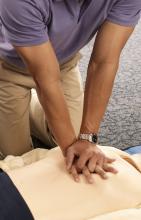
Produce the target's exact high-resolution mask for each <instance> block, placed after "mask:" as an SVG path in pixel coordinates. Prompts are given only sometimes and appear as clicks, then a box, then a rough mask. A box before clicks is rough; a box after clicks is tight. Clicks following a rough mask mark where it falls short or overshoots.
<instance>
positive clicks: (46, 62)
mask: <svg viewBox="0 0 141 220" xmlns="http://www.w3.org/2000/svg"><path fill="white" fill-rule="evenodd" d="M140 10H141V1H140V0H134V1H132V0H106V1H105V0H100V1H99V0H87V1H86V0H83V1H79V0H72V1H70V0H40V1H39V0H10V1H9V0H1V1H0V15H1V22H2V34H3V43H2V44H1V58H2V60H3V61H1V69H0V97H1V99H0V121H1V123H0V151H1V152H2V154H3V155H4V156H5V155H7V154H14V155H20V154H22V153H24V152H27V151H29V150H30V149H31V147H32V144H31V140H30V125H29V118H30V124H31V132H32V134H33V135H34V136H36V137H38V138H40V139H42V140H43V141H44V142H45V143H46V144H49V145H54V143H56V144H58V145H59V146H60V147H61V149H62V152H63V154H64V156H65V157H66V163H67V168H68V170H69V171H70V172H71V173H72V175H73V177H74V179H75V180H76V181H79V175H78V173H79V172H80V173H81V172H82V173H83V175H84V176H86V179H87V180H88V182H90V183H91V182H93V180H92V177H91V173H93V172H95V173H97V174H99V175H100V176H101V177H102V178H104V179H105V178H107V175H106V172H108V171H110V172H113V173H116V172H117V171H116V170H115V169H114V168H113V167H111V166H109V163H111V162H113V161H114V159H111V158H108V157H106V155H104V154H103V153H102V151H101V150H100V149H99V148H98V147H97V146H96V143H97V134H98V130H99V126H100V122H101V120H102V117H103V115H104V112H105V109H106V106H107V103H108V100H109V97H110V95H111V91H112V87H113V82H114V78H115V75H116V72H117V68H118V64H119V57H120V54H121V51H122V48H123V47H124V45H125V44H126V42H127V40H128V38H129V37H130V35H131V34H132V32H133V29H134V26H135V25H136V24H137V22H138V20H139V15H140ZM96 33H97V37H96V40H95V43H94V49H93V52H92V55H91V59H90V63H89V66H88V73H87V81H86V87H85V94H84V108H83V90H82V84H81V80H80V74H79V70H78V67H77V63H78V60H79V54H78V51H79V50H80V49H81V48H82V47H83V46H85V45H86V44H87V43H88V42H89V41H90V40H91V39H92V38H93V36H94V35H95V34H96ZM32 88H36V91H37V94H38V98H39V100H40V104H41V105H40V104H39V102H38V100H37V99H36V97H35V95H34V96H33V98H32V101H31V109H30V108H29V106H30V98H31V95H30V91H31V89H32ZM43 109H44V111H43ZM44 113H45V114H44ZM29 115H30V116H29Z"/></svg>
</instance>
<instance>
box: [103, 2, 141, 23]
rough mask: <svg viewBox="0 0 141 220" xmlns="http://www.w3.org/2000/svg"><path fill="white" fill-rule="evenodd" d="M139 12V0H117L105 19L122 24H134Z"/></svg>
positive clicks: (137, 19)
mask: <svg viewBox="0 0 141 220" xmlns="http://www.w3.org/2000/svg"><path fill="white" fill-rule="evenodd" d="M140 12H141V0H117V1H115V3H114V4H113V7H112V9H111V10H110V11H109V14H108V17H107V20H109V21H111V22H113V23H116V24H119V25H123V26H135V25H136V24H137V23H138V21H139V19H140Z"/></svg>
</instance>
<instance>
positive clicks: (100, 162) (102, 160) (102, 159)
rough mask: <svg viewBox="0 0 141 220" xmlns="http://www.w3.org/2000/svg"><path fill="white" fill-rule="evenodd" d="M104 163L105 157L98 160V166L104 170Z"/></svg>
mask: <svg viewBox="0 0 141 220" xmlns="http://www.w3.org/2000/svg"><path fill="white" fill-rule="evenodd" d="M103 163H104V158H103V157H99V158H98V159H97V165H98V166H100V167H101V168H102V167H103Z"/></svg>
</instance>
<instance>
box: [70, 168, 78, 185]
mask: <svg viewBox="0 0 141 220" xmlns="http://www.w3.org/2000/svg"><path fill="white" fill-rule="evenodd" d="M70 173H71V174H72V176H73V179H74V181H76V182H79V181H80V178H79V175H78V173H77V170H76V168H75V166H74V165H73V166H72V168H71V171H70Z"/></svg>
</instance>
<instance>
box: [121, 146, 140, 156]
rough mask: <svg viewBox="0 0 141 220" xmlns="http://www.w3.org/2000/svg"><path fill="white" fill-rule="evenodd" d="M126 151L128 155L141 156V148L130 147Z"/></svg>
mask: <svg viewBox="0 0 141 220" xmlns="http://www.w3.org/2000/svg"><path fill="white" fill-rule="evenodd" d="M124 151H126V152H127V153H128V154H139V153H141V146H134V147H129V148H127V149H125V150H124Z"/></svg>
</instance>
